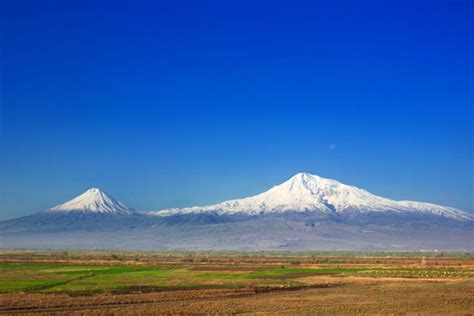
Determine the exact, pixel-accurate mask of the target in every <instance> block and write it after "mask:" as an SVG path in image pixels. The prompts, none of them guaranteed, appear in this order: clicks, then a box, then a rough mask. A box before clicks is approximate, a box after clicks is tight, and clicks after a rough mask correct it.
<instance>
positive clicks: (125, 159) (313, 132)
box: [0, 0, 474, 219]
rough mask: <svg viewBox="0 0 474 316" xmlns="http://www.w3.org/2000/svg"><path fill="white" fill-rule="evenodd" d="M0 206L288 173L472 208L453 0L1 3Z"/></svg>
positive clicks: (220, 188)
mask: <svg viewBox="0 0 474 316" xmlns="http://www.w3.org/2000/svg"><path fill="white" fill-rule="evenodd" d="M1 6H2V8H1V10H0V11H1V14H2V17H1V19H2V33H4V34H3V35H4V36H3V39H2V54H3V57H2V59H1V63H2V96H1V97H2V99H1V112H0V115H1V143H0V154H1V156H0V212H1V215H0V217H1V218H3V219H5V218H12V217H16V216H20V215H25V214H29V213H32V212H35V211H40V210H43V209H46V208H49V207H51V206H54V205H56V204H58V203H61V202H64V201H65V200H68V199H70V198H72V197H73V196H75V195H77V194H79V193H81V192H82V191H84V190H86V189H88V188H89V187H100V188H102V189H103V190H104V191H106V192H108V193H111V194H112V195H113V196H115V197H116V198H118V199H119V200H122V201H123V202H125V203H127V204H128V205H130V206H131V207H134V208H136V209H139V210H152V209H160V208H166V207H182V206H190V205H203V204H208V203H215V202H219V201H222V200H226V199H231V198H239V197H245V196H248V195H251V194H256V193H259V192H262V191H263V190H266V189H268V188H269V187H271V186H272V185H275V184H277V183H280V182H282V181H284V180H286V179H287V178H289V177H291V176H292V175H293V174H295V173H297V172H299V171H306V172H311V173H314V174H318V175H320V176H324V177H329V178H333V179H337V180H340V181H342V182H345V183H348V184H353V185H356V186H359V187H362V188H365V189H367V190H369V191H371V192H373V193H376V194H379V195H383V196H386V197H389V198H394V199H411V200H419V201H429V202H433V203H439V204H444V205H449V206H454V207H458V208H461V209H464V210H467V211H473V209H474V207H473V195H474V192H473V177H474V174H473V172H474V171H473V170H474V164H473V86H474V85H473V84H474V82H473V57H472V56H473V28H472V26H473V9H474V2H473V1H471V0H464V1H449V0H443V1H433V0H430V1H400V0H396V1H376V0H374V1H308V2H299V1H291V2H288V1H286V2H275V1H268V2H264V1H225V0H215V1H187V2H186V1H171V0H170V1H127V2H125V1H97V0H90V1H73V0H71V1H63V0H57V1H24V0H22V1H16V0H4V1H2V2H1Z"/></svg>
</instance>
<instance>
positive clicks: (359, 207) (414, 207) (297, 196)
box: [152, 173, 472, 220]
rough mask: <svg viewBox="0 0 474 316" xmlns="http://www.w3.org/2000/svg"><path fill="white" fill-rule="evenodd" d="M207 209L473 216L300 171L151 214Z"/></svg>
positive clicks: (261, 211) (242, 212) (222, 212)
mask: <svg viewBox="0 0 474 316" xmlns="http://www.w3.org/2000/svg"><path fill="white" fill-rule="evenodd" d="M206 212H215V213H218V214H239V213H240V214H249V215H256V214H261V213H282V212H321V213H331V212H335V213H340V214H346V215H348V214H353V213H355V214H363V213H370V212H378V213H380V212H397V213H410V214H431V215H438V216H445V217H449V218H453V219H457V220H472V216H471V215H470V214H468V213H465V212H463V211H461V210H458V209H455V208H451V207H445V206H440V205H435V204H429V203H421V202H411V201H395V200H391V199H387V198H383V197H380V196H377V195H374V194H371V193H369V192H367V191H365V190H363V189H359V188H357V187H355V186H350V185H346V184H343V183H341V182H339V181H336V180H331V179H325V178H322V177H319V176H316V175H312V174H309V173H298V174H296V175H295V176H293V177H291V178H290V179H289V180H287V181H285V182H284V183H282V184H280V185H277V186H274V187H273V188H271V189H270V190H268V191H266V192H264V193H261V194H258V195H255V196H252V197H248V198H244V199H237V200H230V201H226V202H223V203H220V204H216V205H210V206H204V207H189V208H182V209H167V210H161V211H155V212H152V214H153V215H158V216H170V215H177V214H193V213H206Z"/></svg>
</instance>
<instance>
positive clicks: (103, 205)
mask: <svg viewBox="0 0 474 316" xmlns="http://www.w3.org/2000/svg"><path fill="white" fill-rule="evenodd" d="M144 218H145V216H143V215H141V214H140V213H138V212H136V211H134V210H133V209H131V208H129V207H127V206H126V205H125V204H123V203H121V202H119V201H117V200H116V199H114V198H113V197H112V196H110V195H108V194H106V193H104V192H102V191H101V190H100V189H97V188H92V189H89V190H87V191H86V192H84V193H82V194H81V195H79V196H77V197H75V198H73V199H72V200H70V201H68V202H66V203H63V204H60V205H57V206H55V207H53V208H50V209H48V210H45V211H42V212H38V213H35V214H32V215H28V216H24V217H20V218H16V219H12V220H8V221H4V222H0V229H1V230H2V231H3V232H7V231H8V232H22V231H61V230H74V229H80V230H89V231H90V230H107V229H120V228H123V227H135V226H138V225H140V224H141V223H142V222H143V219H144Z"/></svg>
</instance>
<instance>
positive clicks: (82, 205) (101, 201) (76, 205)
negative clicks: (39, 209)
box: [46, 188, 134, 215]
mask: <svg viewBox="0 0 474 316" xmlns="http://www.w3.org/2000/svg"><path fill="white" fill-rule="evenodd" d="M46 212H58V213H64V214H66V213H76V212H79V213H95V214H109V215H129V214H131V213H133V212H134V211H133V210H132V209H130V208H128V207H127V206H126V205H125V204H123V203H122V202H119V201H117V200H116V199H114V198H113V197H111V196H110V195H108V194H106V193H104V192H102V191H101V190H100V189H97V188H92V189H89V190H87V191H86V192H84V193H82V194H81V195H79V196H77V197H75V198H73V199H72V200H70V201H68V202H66V203H64V204H60V205H57V206H55V207H53V208H50V209H49V210H47V211H46Z"/></svg>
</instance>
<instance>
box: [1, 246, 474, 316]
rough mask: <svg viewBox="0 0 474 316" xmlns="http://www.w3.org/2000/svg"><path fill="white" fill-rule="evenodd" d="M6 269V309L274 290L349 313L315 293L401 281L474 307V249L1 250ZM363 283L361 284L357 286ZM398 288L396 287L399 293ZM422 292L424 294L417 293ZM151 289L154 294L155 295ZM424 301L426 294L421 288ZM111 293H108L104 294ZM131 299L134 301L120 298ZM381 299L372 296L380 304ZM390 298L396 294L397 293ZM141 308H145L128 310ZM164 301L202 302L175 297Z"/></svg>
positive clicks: (357, 296)
mask: <svg viewBox="0 0 474 316" xmlns="http://www.w3.org/2000/svg"><path fill="white" fill-rule="evenodd" d="M0 272H1V273H0V303H1V306H0V313H2V312H3V313H7V312H15V311H16V312H20V311H22V310H23V311H25V310H28V311H29V312H33V311H38V312H41V311H44V312H45V313H49V312H54V311H62V310H70V309H71V306H73V308H72V310H71V311H76V310H77V311H82V312H83V311H84V310H86V309H88V308H92V310H90V311H89V312H94V313H99V314H100V313H101V312H104V309H105V311H107V312H111V311H114V309H115V311H117V310H123V311H125V310H127V309H128V308H130V305H133V304H135V303H137V302H138V303H137V304H139V307H138V308H142V307H143V306H144V305H147V304H152V305H153V306H155V307H156V306H158V305H159V306H162V305H166V304H167V302H169V301H170V300H171V301H175V302H187V305H186V306H192V305H193V304H197V303H199V302H200V301H202V302H201V303H203V302H207V303H206V304H207V305H206V306H207V307H206V308H208V312H214V311H217V310H220V308H222V306H221V305H222V303H223V302H227V301H228V300H229V298H230V297H232V300H239V299H243V298H244V297H246V302H247V301H253V302H254V303H255V304H254V305H251V306H248V307H247V309H244V310H242V312H246V311H248V312H256V311H267V312H269V313H271V312H272V310H271V308H272V306H273V307H274V306H277V305H278V302H274V303H272V304H273V305H269V306H266V305H263V306H262V308H263V310H259V309H258V306H260V303H261V302H262V300H263V301H265V300H272V299H273V298H274V297H276V296H278V297H279V300H284V299H288V298H292V299H291V302H289V303H288V304H289V306H293V305H295V304H296V306H295V308H297V310H298V307H299V306H300V305H301V308H303V307H304V309H303V310H304V311H306V312H308V313H310V312H311V311H321V312H322V311H325V312H327V313H332V312H334V313H336V312H337V313H341V312H344V311H342V310H324V309H322V310H321V308H322V307H321V306H322V305H321V304H320V303H319V304H316V303H315V302H314V304H315V305H314V304H313V305H312V304H311V302H312V301H313V300H316V297H313V296H311V295H310V294H309V293H313V292H318V293H319V294H318V295H319V296H318V298H320V297H321V295H326V294H327V295H329V293H331V295H332V296H331V297H333V299H335V300H337V297H338V295H340V298H343V297H345V296H347V295H349V294H347V293H348V292H351V291H352V290H354V291H355V292H354V293H352V294H351V295H350V300H349V301H347V302H345V303H344V304H349V303H350V302H352V303H357V302H363V301H367V300H368V299H369V300H370V299H372V300H373V299H376V300H377V302H379V303H380V302H384V301H385V300H386V299H387V298H385V299H384V296H385V294H390V293H392V292H393V291H395V292H394V293H398V294H400V295H402V294H403V297H405V296H406V294H407V293H404V292H398V288H399V287H400V289H401V288H405V289H410V288H413V291H415V292H416V293H418V292H420V293H423V292H424V291H427V292H426V293H425V294H424V295H425V296H426V297H430V296H433V299H436V298H438V299H440V300H442V301H443V304H442V305H440V307H439V308H438V309H436V308H435V307H436V306H437V304H438V303H434V302H431V303H430V304H431V305H430V306H431V307H433V308H435V309H430V306H427V307H426V308H427V309H426V312H427V313H428V311H431V312H445V311H451V312H457V311H460V312H468V313H469V312H472V313H474V303H473V297H474V258H473V257H472V256H471V255H470V254H465V253H463V254H421V255H420V253H418V254H380V253H378V254H360V253H359V254H357V253H350V254H339V253H333V254H332V256H331V255H330V254H329V253H324V254H322V255H320V256H318V255H317V254H314V253H302V254H287V253H283V254H278V253H250V254H237V253H227V254H226V253H209V254H203V253H107V252H78V253H71V252H19V251H13V252H9V251H3V252H1V253H0ZM358 287H361V289H360V290H358V291H357V290H356V289H357V288H358ZM370 288H373V289H377V290H375V292H374V293H375V296H374V293H372V294H370V293H365V292H364V291H367V289H370ZM453 289H457V290H454V291H453ZM284 293H286V294H284ZM338 293H339V294H338ZM364 293H365V294H364ZM394 293H392V294H390V295H391V296H393V295H395V294H394ZM448 294H449V295H453V294H454V295H455V296H456V299H457V300H458V301H457V300H456V299H451V300H449V301H446V302H447V304H446V302H445V298H446V297H447V295H448ZM282 295H283V296H282ZM308 295H310V296H309V297H308ZM367 295H368V296H367ZM390 295H389V296H390ZM449 295H448V296H449ZM417 296H418V294H416V295H414V297H417ZM150 297H153V300H152V301H150ZM298 297H299V299H298ZM112 298H113V300H112V301H111V299H112ZM145 298H148V299H145ZM190 299H191V301H189V300H190ZM298 300H300V301H298ZM400 300H401V301H400V302H399V303H402V302H405V303H404V305H403V304H400V306H399V310H400V311H403V310H405V311H407V310H406V308H407V307H409V306H410V304H409V303H407V302H406V299H403V300H402V299H400ZM395 301H396V300H395ZM419 301H421V302H424V300H423V297H420V298H419ZM106 302H108V303H107V304H105V303H106ZM124 302H128V303H126V304H122V303H124ZM134 302H135V303H134ZM140 302H141V303H140ZM377 302H370V304H372V305H371V306H374V304H375V305H377ZM391 302H392V303H390V304H393V302H394V301H393V297H392V299H391ZM91 304H92V305H91ZM104 304H105V305H104ZM114 304H119V306H118V307H117V306H115V305H114ZM246 304H247V303H246ZM338 304H339V305H340V304H341V303H338ZM390 304H389V305H390ZM418 304H421V303H420V302H419V303H418ZM459 304H460V305H459ZM122 305H123V306H122ZM356 305H357V306H358V307H357V308H361V307H360V306H359V305H358V304H356ZM395 305H396V304H395ZM81 306H82V307H81ZM101 306H103V309H102V308H100V307H101ZM212 306H214V307H215V308H217V309H213V308H212ZM219 306H220V307H219ZM226 306H227V308H228V310H227V311H228V312H231V313H232V312H236V310H235V309H234V305H232V304H227V305H226ZM350 306H354V305H350ZM51 308H55V309H57V310H54V309H53V310H51ZM120 308H122V309H120ZM186 308H189V307H186ZM202 308H204V307H201V309H202ZM413 308H415V306H414V307H413ZM450 308H451V309H450ZM138 310H139V309H138ZM303 310H301V311H303ZM133 311H137V309H132V310H130V311H129V312H133ZM163 311H167V312H186V311H187V312H197V310H195V311H193V310H187V309H183V310H180V309H176V308H175V307H173V309H171V310H170V309H165V310H163ZM351 311H352V312H357V311H355V310H353V309H351V308H350V307H348V309H347V312H348V313H350V312H351ZM362 311H363V309H362V310H361V312H362ZM395 311H396V310H395ZM366 312H376V311H375V310H366ZM380 312H382V311H380ZM422 312H423V311H422ZM127 313H128V312H127ZM291 313H292V312H291ZM132 314H133V313H132Z"/></svg>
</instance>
